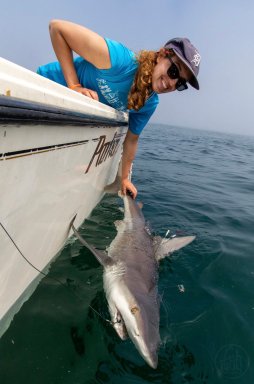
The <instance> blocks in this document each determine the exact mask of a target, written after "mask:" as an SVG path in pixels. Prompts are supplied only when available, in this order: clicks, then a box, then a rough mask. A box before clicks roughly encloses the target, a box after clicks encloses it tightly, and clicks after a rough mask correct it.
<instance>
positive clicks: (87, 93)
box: [74, 87, 99, 101]
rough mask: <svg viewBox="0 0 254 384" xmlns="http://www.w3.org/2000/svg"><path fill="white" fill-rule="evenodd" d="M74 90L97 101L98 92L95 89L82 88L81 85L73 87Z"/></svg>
mask: <svg viewBox="0 0 254 384" xmlns="http://www.w3.org/2000/svg"><path fill="white" fill-rule="evenodd" d="M74 91H76V92H78V93H81V94H82V95H84V96H88V97H90V98H91V99H94V100H97V101H99V97H98V93H97V92H95V91H92V89H88V88H83V87H75V88H74Z"/></svg>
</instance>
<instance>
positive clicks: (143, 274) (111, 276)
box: [72, 195, 195, 369]
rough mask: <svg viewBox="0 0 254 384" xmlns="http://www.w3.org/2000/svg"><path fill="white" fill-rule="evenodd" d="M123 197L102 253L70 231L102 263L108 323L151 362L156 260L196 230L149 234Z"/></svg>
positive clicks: (154, 359)
mask: <svg viewBox="0 0 254 384" xmlns="http://www.w3.org/2000/svg"><path fill="white" fill-rule="evenodd" d="M121 197H122V198H123V201H124V219H123V220H122V221H117V222H116V223H115V224H116V228H117V235H116V237H115V239H114V240H113V241H112V243H111V244H110V247H109V248H108V251H107V254H106V253H104V252H100V251H98V250H97V249H95V248H94V247H93V246H91V245H89V244H88V243H87V242H86V241H85V240H84V239H83V238H82V237H81V236H80V235H79V234H78V232H77V231H76V229H75V228H74V227H73V225H72V228H73V231H74V233H75V235H76V236H77V237H78V238H79V240H80V241H81V242H82V244H84V245H85V246H86V247H88V248H89V249H90V251H91V252H92V253H93V254H94V255H95V257H96V258H97V260H98V261H99V262H100V263H101V264H102V265H103V267H104V273H103V282H104V290H105V293H106V298H107V301H108V306H109V312H110V315H111V321H112V324H113V326H114V328H115V330H116V332H117V333H118V335H119V337H120V338H121V339H123V340H124V339H126V338H127V337H128V336H129V337H130V339H131V340H132V342H133V343H134V344H135V346H136V348H137V350H138V351H139V353H140V355H141V356H142V357H143V359H144V360H145V361H146V362H147V364H149V365H150V366H151V367H152V368H154V369H155V368H157V365H158V349H159V345H160V334H159V322H160V316H159V309H160V299H159V296H158V264H159V263H158V261H159V260H160V259H162V258H163V257H165V256H166V255H168V254H169V253H172V252H173V251H175V250H177V249H180V248H182V247H184V246H185V245H187V244H189V243H190V242H192V241H193V240H194V239H195V236H186V237H179V238H177V237H175V238H173V239H162V238H161V237H158V236H157V237H152V236H151V234H150V233H149V231H148V230H147V228H146V223H145V218H144V216H143V213H142V211H141V209H140V207H139V205H138V204H137V203H136V201H135V200H133V199H132V198H131V197H130V196H128V195H124V196H121Z"/></svg>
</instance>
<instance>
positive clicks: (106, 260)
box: [71, 224, 114, 267]
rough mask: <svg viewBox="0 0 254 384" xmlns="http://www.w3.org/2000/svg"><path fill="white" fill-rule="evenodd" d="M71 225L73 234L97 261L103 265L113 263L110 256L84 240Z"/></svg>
mask: <svg viewBox="0 0 254 384" xmlns="http://www.w3.org/2000/svg"><path fill="white" fill-rule="evenodd" d="M71 227H72V230H73V232H74V234H75V236H76V237H77V238H78V239H79V241H80V242H81V244H83V245H84V246H85V247H86V248H88V249H89V250H90V251H91V252H92V254H93V255H94V256H95V257H96V259H97V260H98V261H99V263H100V264H101V265H102V266H103V267H107V266H110V265H113V264H114V261H113V260H112V258H111V257H109V256H108V255H107V254H106V253H104V252H102V251H100V250H98V249H96V248H95V247H93V246H92V245H90V244H88V243H87V242H86V240H85V239H84V238H83V237H82V236H80V234H79V233H78V231H77V230H76V228H75V227H74V225H73V224H72V226H71Z"/></svg>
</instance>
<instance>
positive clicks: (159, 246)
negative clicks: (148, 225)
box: [154, 236, 196, 260]
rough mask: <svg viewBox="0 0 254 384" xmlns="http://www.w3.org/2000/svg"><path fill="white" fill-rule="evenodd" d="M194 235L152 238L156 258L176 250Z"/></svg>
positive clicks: (192, 238)
mask: <svg viewBox="0 0 254 384" xmlns="http://www.w3.org/2000/svg"><path fill="white" fill-rule="evenodd" d="M195 238H196V236H184V237H174V238H172V239H162V238H161V237H160V236H156V237H155V238H154V249H155V258H156V260H161V259H163V258H164V257H165V256H167V255H168V254H170V253H172V252H174V251H177V250H178V249H181V248H183V247H185V245H188V244H190V243H191V242H192V241H193V240H194V239H195Z"/></svg>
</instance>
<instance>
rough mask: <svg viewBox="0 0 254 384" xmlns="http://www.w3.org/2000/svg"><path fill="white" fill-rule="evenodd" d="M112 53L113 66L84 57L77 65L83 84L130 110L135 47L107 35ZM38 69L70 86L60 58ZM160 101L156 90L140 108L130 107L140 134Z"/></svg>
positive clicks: (106, 100) (132, 127)
mask: <svg viewBox="0 0 254 384" xmlns="http://www.w3.org/2000/svg"><path fill="white" fill-rule="evenodd" d="M105 41H106V43H107V45H108V49H109V55H110V61H111V68H109V69H98V68H96V67H95V66H94V65H93V64H91V63H89V62H88V61H87V60H85V59H83V58H82V57H77V58H75V59H74V66H75V69H76V72H77V76H78V79H79V82H80V84H81V85H82V86H83V87H85V88H89V89H92V90H94V91H96V92H97V93H98V97H99V101H100V102H102V103H103V104H106V105H109V106H111V107H113V108H115V109H118V110H120V111H127V99H128V94H129V90H130V88H131V85H132V83H133V80H134V77H135V74H136V71H137V66H138V64H137V61H136V58H135V54H134V52H133V51H131V50H130V49H128V48H127V47H125V46H124V45H123V44H121V43H118V42H116V41H114V40H110V39H105ZM37 73H38V74H40V75H42V76H44V77H46V78H48V79H50V80H53V81H55V82H57V83H59V84H62V85H64V86H67V84H66V81H65V79H64V76H63V72H62V69H61V66H60V64H59V62H53V63H49V64H46V65H42V66H40V67H39V68H38V70H37ZM158 103H159V98H158V95H157V94H156V93H154V92H153V93H152V94H151V96H150V97H149V99H148V100H147V101H146V103H145V105H144V106H143V107H142V108H141V109H140V110H139V111H134V110H129V129H130V131H131V132H132V133H134V134H136V135H139V134H140V133H141V132H142V130H143V128H144V127H145V125H146V124H147V122H148V120H149V119H150V117H151V116H152V114H153V112H154V111H155V109H156V107H157V105H158Z"/></svg>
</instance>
